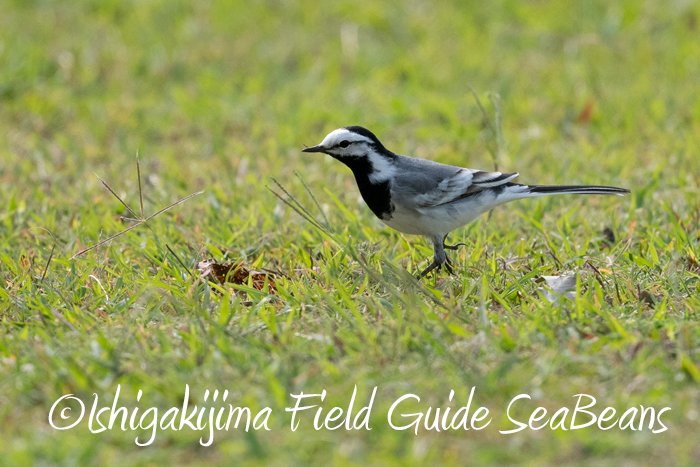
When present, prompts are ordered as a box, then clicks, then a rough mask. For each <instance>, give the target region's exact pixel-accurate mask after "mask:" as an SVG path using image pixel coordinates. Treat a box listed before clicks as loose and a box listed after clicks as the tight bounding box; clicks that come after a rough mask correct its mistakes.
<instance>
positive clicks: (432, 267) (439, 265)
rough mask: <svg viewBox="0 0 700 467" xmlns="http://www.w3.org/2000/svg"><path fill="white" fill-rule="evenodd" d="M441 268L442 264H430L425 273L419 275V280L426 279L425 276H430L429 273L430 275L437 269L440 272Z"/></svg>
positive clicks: (424, 270)
mask: <svg viewBox="0 0 700 467" xmlns="http://www.w3.org/2000/svg"><path fill="white" fill-rule="evenodd" d="M441 267H442V264H440V263H438V262H437V261H435V260H433V262H432V263H430V264H429V265H428V267H427V268H425V269H423V271H422V272H421V273H420V274H418V279H422V278H424V277H425V276H427V275H428V273H429V272H430V271H432V270H433V269H435V268H437V269H438V271H439V270H440V268H441Z"/></svg>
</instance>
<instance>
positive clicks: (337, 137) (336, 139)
mask: <svg viewBox="0 0 700 467" xmlns="http://www.w3.org/2000/svg"><path fill="white" fill-rule="evenodd" d="M341 141H349V142H351V143H353V142H356V141H364V142H366V143H372V142H373V141H372V140H371V139H369V138H367V137H366V136H362V135H359V134H357V133H355V132H352V131H350V130H346V129H345V128H338V129H337V130H333V131H331V132H330V133H328V136H326V137H325V138H323V142H322V143H321V146H322V147H324V148H332V147H335V146H337V145H338V143H340V142H341Z"/></svg>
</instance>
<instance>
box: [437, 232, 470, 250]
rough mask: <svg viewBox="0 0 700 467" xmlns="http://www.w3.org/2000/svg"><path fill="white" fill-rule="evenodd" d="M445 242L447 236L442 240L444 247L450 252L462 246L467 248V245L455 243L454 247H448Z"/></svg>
mask: <svg viewBox="0 0 700 467" xmlns="http://www.w3.org/2000/svg"><path fill="white" fill-rule="evenodd" d="M445 240H447V235H445V238H443V239H442V247H443V248H445V249H448V250H456V249H457V248H459V247H461V246H467V244H466V243H455V244H454V245H448V244H447V243H445Z"/></svg>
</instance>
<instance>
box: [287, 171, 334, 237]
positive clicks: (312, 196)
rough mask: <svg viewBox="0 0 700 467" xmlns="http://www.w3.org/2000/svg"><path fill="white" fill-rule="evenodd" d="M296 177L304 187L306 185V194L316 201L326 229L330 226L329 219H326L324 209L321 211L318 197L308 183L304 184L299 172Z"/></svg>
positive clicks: (295, 173)
mask: <svg viewBox="0 0 700 467" xmlns="http://www.w3.org/2000/svg"><path fill="white" fill-rule="evenodd" d="M294 175H296V177H297V178H298V179H299V181H300V182H301V184H302V185H304V188H306V192H307V193H308V194H309V196H311V199H312V200H314V203H315V204H316V207H317V208H318V210H319V212H320V213H321V215H322V216H323V221H324V222H325V223H326V227H328V226H330V222H328V218H327V217H326V213H325V212H323V209H321V205H320V204H319V203H318V200H316V197H315V196H314V194H313V193H312V192H311V189H310V188H309V187H308V185H307V184H306V182H304V179H303V178H301V175H299V172H296V171H295V172H294Z"/></svg>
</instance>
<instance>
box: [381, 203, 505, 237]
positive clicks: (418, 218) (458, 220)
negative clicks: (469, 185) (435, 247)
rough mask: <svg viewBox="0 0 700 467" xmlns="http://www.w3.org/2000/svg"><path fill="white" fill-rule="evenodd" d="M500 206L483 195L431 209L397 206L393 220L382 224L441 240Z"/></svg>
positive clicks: (383, 220)
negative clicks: (436, 237) (440, 238)
mask: <svg viewBox="0 0 700 467" xmlns="http://www.w3.org/2000/svg"><path fill="white" fill-rule="evenodd" d="M499 204H501V203H496V202H495V199H494V197H492V196H483V195H482V196H475V197H471V198H466V199H465V200H464V201H462V202H457V203H451V204H449V205H444V206H436V207H429V208H413V209H410V208H407V207H404V206H401V205H397V204H395V209H394V212H393V213H392V216H391V219H388V220H385V219H382V222H384V223H385V224H386V225H388V226H389V227H391V228H392V229H395V230H398V231H399V232H403V233H407V234H412V235H425V236H428V237H432V236H438V237H441V236H444V235H447V234H448V233H450V232H452V231H453V230H455V229H457V228H459V227H462V226H463V225H466V224H469V223H470V222H473V221H475V220H476V219H477V218H478V217H479V216H481V215H482V214H484V213H486V212H488V211H490V210H491V209H493V208H494V207H496V206H497V205H499Z"/></svg>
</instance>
